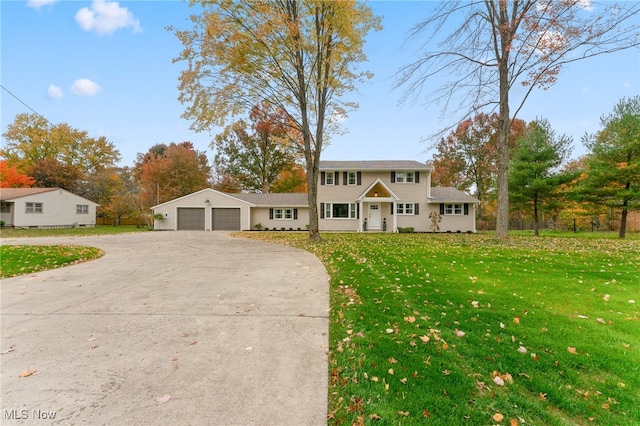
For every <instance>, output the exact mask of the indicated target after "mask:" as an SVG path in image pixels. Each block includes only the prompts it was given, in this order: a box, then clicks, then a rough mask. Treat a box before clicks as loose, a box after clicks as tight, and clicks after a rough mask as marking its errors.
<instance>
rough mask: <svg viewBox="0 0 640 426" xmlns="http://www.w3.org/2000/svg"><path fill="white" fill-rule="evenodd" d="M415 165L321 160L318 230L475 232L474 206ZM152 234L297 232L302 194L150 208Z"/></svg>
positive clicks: (305, 212)
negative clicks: (435, 184)
mask: <svg viewBox="0 0 640 426" xmlns="http://www.w3.org/2000/svg"><path fill="white" fill-rule="evenodd" d="M431 171H432V168H431V167H429V166H427V165H426V164H424V163H420V162H418V161H391V160H389V161H321V162H320V164H319V182H318V197H317V199H318V200H317V201H318V214H319V217H320V220H319V227H320V231H345V232H397V230H398V228H413V229H414V230H415V231H416V232H430V231H433V230H434V228H433V224H434V221H433V220H432V218H433V216H434V215H435V216H436V217H437V218H438V219H439V220H438V221H437V222H436V223H437V225H438V228H437V230H438V231H439V232H475V231H476V222H475V216H476V214H475V213H476V206H477V204H478V203H479V201H478V200H477V199H476V198H474V197H472V196H470V195H468V194H465V193H464V192H461V191H459V190H457V189H455V188H440V187H435V188H432V187H431ZM153 211H154V214H157V215H158V217H160V216H161V217H162V219H157V220H156V221H155V225H156V229H175V230H181V229H185V230H186V229H197V230H250V229H265V228H266V229H272V230H273V229H278V230H280V229H287V230H289V229H294V230H296V229H303V230H304V229H305V228H306V226H307V224H308V223H309V209H308V201H307V194H225V193H222V192H218V191H215V190H213V189H204V190H202V191H198V192H196V193H193V194H190V195H187V196H185V197H181V198H178V199H176V200H172V201H169V202H166V203H163V204H160V205H158V206H154V207H153Z"/></svg>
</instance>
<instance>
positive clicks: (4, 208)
mask: <svg viewBox="0 0 640 426" xmlns="http://www.w3.org/2000/svg"><path fill="white" fill-rule="evenodd" d="M0 213H11V204H8V203H2V204H0Z"/></svg>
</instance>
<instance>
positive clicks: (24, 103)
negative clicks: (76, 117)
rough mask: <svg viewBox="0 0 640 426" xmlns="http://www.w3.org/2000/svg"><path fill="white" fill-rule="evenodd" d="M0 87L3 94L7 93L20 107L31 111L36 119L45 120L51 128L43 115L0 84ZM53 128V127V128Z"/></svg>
mask: <svg viewBox="0 0 640 426" xmlns="http://www.w3.org/2000/svg"><path fill="white" fill-rule="evenodd" d="M0 87H2V90H4V91H5V92H7V93H8V94H10V95H11V96H13V97H14V98H15V99H16V100H17V101H18V102H20V103H21V104H22V105H24V106H26V107H27V108H29V109H30V110H31V111H33V113H34V114H36V115H37V116H38V117H41V118H42V119H43V120H45V121H46V122H47V123H49V125H50V126H53V123H51V122H50V121H49V120H47V117H45V116H44V115H42V114H40V113H39V112H38V111H36V110H35V109H33V108H31V107H30V106H29V105H28V104H27V103H26V102H25V101H23V100H22V99H20V98H19V97H18V96H17V95H15V94H14V93H13V92H12V91H11V90H9V89H7V88H6V87H4V86H3V85H2V84H0ZM54 127H55V126H54Z"/></svg>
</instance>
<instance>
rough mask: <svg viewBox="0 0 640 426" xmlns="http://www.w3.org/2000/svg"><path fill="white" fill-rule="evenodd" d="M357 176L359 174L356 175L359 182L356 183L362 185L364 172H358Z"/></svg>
mask: <svg viewBox="0 0 640 426" xmlns="http://www.w3.org/2000/svg"><path fill="white" fill-rule="evenodd" d="M356 176H357V177H356V179H357V182H356V183H357V184H358V185H362V172H358V173H357V175H356Z"/></svg>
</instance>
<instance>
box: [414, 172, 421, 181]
mask: <svg viewBox="0 0 640 426" xmlns="http://www.w3.org/2000/svg"><path fill="white" fill-rule="evenodd" d="M414 176H415V178H414V182H415V183H420V172H419V171H415V172H414Z"/></svg>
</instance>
